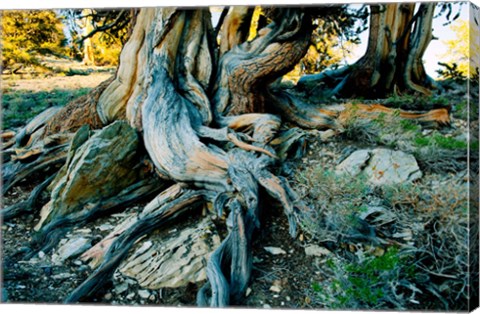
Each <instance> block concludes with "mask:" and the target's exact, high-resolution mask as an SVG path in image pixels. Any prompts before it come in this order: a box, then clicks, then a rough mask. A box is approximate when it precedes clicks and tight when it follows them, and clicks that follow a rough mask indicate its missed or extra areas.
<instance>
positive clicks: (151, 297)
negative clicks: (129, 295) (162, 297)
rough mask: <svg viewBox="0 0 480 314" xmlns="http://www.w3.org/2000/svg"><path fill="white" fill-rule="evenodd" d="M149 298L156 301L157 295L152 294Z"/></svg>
mask: <svg viewBox="0 0 480 314" xmlns="http://www.w3.org/2000/svg"><path fill="white" fill-rule="evenodd" d="M148 300H149V301H152V302H153V301H155V295H154V294H151V295H150V297H148Z"/></svg>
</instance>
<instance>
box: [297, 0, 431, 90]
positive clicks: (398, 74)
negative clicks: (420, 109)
mask: <svg viewBox="0 0 480 314" xmlns="http://www.w3.org/2000/svg"><path fill="white" fill-rule="evenodd" d="M416 6H417V4H415V3H389V4H378V5H377V4H375V5H370V10H371V14H370V28H369V38H368V46H367V51H366V52H365V55H364V56H363V57H362V58H361V59H360V60H358V61H357V62H356V63H355V64H354V65H352V66H350V67H348V68H342V69H340V70H337V71H333V72H330V73H320V74H318V75H313V76H311V77H304V78H302V79H301V80H300V82H299V87H301V88H304V89H311V88H312V87H314V86H319V83H320V82H325V83H327V85H328V86H329V87H330V88H331V90H330V92H329V93H327V95H341V96H344V97H352V96H357V97H359V96H363V97H369V98H373V97H384V96H387V95H389V94H392V93H403V92H407V93H418V94H423V95H430V94H431V90H432V88H434V85H433V80H432V79H431V78H430V77H428V75H427V74H426V72H425V68H424V66H423V62H422V57H423V54H424V53H425V50H426V49H427V47H428V44H429V43H430V41H431V40H432V20H433V13H434V10H435V6H436V3H433V2H430V3H422V4H420V5H418V8H416Z"/></svg>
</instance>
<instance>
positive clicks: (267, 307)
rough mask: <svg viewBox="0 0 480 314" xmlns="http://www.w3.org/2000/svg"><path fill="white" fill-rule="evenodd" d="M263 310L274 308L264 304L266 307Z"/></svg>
mask: <svg viewBox="0 0 480 314" xmlns="http://www.w3.org/2000/svg"><path fill="white" fill-rule="evenodd" d="M263 308H264V309H271V308H272V307H271V306H270V305H268V304H264V305H263Z"/></svg>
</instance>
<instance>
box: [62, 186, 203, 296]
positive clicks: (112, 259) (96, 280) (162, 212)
mask: <svg viewBox="0 0 480 314" xmlns="http://www.w3.org/2000/svg"><path fill="white" fill-rule="evenodd" d="M172 188H175V189H176V188H178V186H174V187H171V188H170V189H172ZM170 189H169V190H170ZM167 191H168V190H167ZM206 195H209V192H208V191H205V190H188V189H183V188H182V190H181V195H180V196H178V197H177V198H175V199H173V200H167V201H166V202H165V203H163V204H158V205H159V206H158V207H157V208H155V209H154V210H152V211H151V212H149V213H144V214H143V215H141V217H140V218H139V220H138V221H137V222H135V223H134V224H133V225H132V226H131V227H129V228H128V229H127V230H126V232H124V233H122V234H121V235H120V236H118V238H116V239H115V240H114V241H113V243H112V244H111V246H110V247H109V249H108V251H107V253H106V254H105V257H104V261H103V263H102V264H101V265H100V266H99V267H98V268H97V269H96V270H95V272H93V273H92V274H91V275H90V276H89V277H88V278H87V279H86V280H85V281H84V282H83V283H82V284H81V285H80V286H78V287H77V288H76V289H75V290H74V291H73V292H72V293H71V294H70V295H69V296H68V297H67V298H66V299H65V300H64V302H65V303H74V302H79V301H81V300H83V299H85V298H87V297H89V296H92V295H93V294H94V293H95V292H96V291H98V289H100V288H101V287H102V286H104V285H105V284H106V283H107V282H109V281H110V280H111V277H112V275H113V272H114V271H115V269H116V268H117V267H118V266H119V265H120V263H121V261H122V260H123V259H124V258H125V257H126V255H127V253H128V251H129V250H130V248H131V247H132V246H133V244H134V243H135V241H136V240H138V239H139V238H140V237H141V236H143V235H145V234H148V233H150V232H151V231H152V230H154V229H156V228H159V227H161V226H163V225H165V224H168V223H171V222H172V221H173V220H175V219H176V218H178V217H179V216H180V215H181V214H184V213H186V212H188V211H189V210H190V209H191V208H194V207H195V206H196V205H198V204H199V203H201V202H202V201H204V200H205V196H206Z"/></svg>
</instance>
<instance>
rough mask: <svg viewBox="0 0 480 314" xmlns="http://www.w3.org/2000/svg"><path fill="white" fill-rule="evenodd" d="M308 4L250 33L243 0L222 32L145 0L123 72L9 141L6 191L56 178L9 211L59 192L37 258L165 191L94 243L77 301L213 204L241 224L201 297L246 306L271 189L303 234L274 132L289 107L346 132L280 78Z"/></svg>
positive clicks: (295, 57)
mask: <svg viewBox="0 0 480 314" xmlns="http://www.w3.org/2000/svg"><path fill="white" fill-rule="evenodd" d="M427 6H428V5H427ZM387 7H388V6H387ZM394 8H395V9H394V11H395V12H397V11H398V10H399V9H398V8H397V7H396V6H395V7H394ZM392 10H393V9H392ZM306 12H308V10H303V9H300V8H292V7H289V8H270V9H266V10H264V14H265V15H266V18H267V21H268V25H267V26H265V27H263V28H261V29H259V30H258V31H257V36H256V37H255V38H254V39H253V40H251V41H246V39H247V38H248V35H249V34H248V32H249V28H250V27H249V26H250V22H251V21H250V20H251V16H252V10H248V9H245V8H242V7H232V8H230V9H229V11H228V14H227V15H225V16H224V18H222V19H221V20H222V23H223V24H222V27H221V29H218V28H217V30H214V29H213V28H212V25H211V16H210V12H209V11H208V9H196V10H185V9H176V8H156V9H142V10H140V12H139V15H138V16H137V18H136V25H135V27H134V30H133V32H132V34H131V37H130V39H129V40H128V42H127V43H126V45H125V46H124V48H123V51H122V53H121V56H120V65H119V67H118V70H117V73H116V75H115V77H114V78H113V79H111V80H109V81H107V82H104V83H102V84H101V85H100V86H98V87H97V88H96V89H94V90H93V91H92V92H91V93H90V94H88V95H87V96H84V97H82V98H80V99H78V100H75V101H73V102H71V103H70V104H68V105H67V106H66V107H64V108H56V107H54V108H51V109H49V110H48V111H46V112H44V113H42V114H41V115H39V116H38V117H36V118H35V119H34V120H32V121H31V122H29V124H28V125H27V126H26V127H25V128H23V129H22V131H21V132H19V133H18V134H16V136H15V137H12V138H11V139H10V140H7V141H6V142H5V143H4V149H6V148H8V149H6V150H5V151H4V152H5V153H4V166H3V182H4V192H5V191H7V190H8V189H10V188H11V187H12V186H14V185H15V184H17V183H18V182H20V181H21V180H22V179H24V178H27V177H29V176H31V175H32V174H34V173H35V174H42V173H43V174H48V175H50V176H49V177H48V178H47V179H46V180H45V181H44V182H43V183H42V184H40V185H39V186H38V187H37V188H36V189H34V191H33V192H32V194H31V196H30V198H29V199H27V200H26V201H24V202H22V203H20V204H16V205H14V206H12V207H11V208H7V209H5V210H3V215H4V218H5V219H8V218H9V217H12V216H14V215H18V214H20V213H22V211H25V210H31V209H32V208H34V207H35V206H36V203H37V199H38V196H39V194H41V193H42V191H43V190H45V189H47V190H48V191H49V193H50V201H49V202H48V203H47V204H46V205H44V206H43V207H42V209H41V212H40V216H41V219H40V222H39V223H38V225H37V226H36V227H35V230H36V235H35V238H34V240H33V243H32V247H33V248H35V249H36V250H34V251H33V252H32V253H31V254H35V252H38V251H39V250H43V251H48V250H49V249H51V248H53V247H54V246H55V245H56V244H57V243H58V241H59V239H61V236H62V235H63V234H65V232H66V230H68V228H71V227H72V226H74V225H76V226H78V225H80V224H82V223H85V222H87V221H89V220H91V219H94V218H95V217H96V216H98V215H99V214H102V213H103V214H104V213H108V212H111V211H113V210H119V209H121V208H125V207H126V206H128V205H130V204H132V203H134V202H138V201H140V200H149V199H150V200H151V199H152V197H153V196H155V195H157V194H158V196H156V197H155V199H154V201H152V202H150V203H149V206H150V210H149V211H146V212H144V214H143V215H141V216H139V219H138V220H137V221H136V222H134V223H132V224H131V225H129V226H127V227H125V228H124V229H123V232H120V233H119V234H117V235H115V236H113V237H111V238H109V239H105V240H104V241H102V245H99V246H95V248H96V249H95V250H93V251H91V252H90V254H91V257H92V258H94V259H96V260H98V261H99V264H100V265H99V266H98V267H97V268H96V270H95V271H94V272H93V273H92V274H91V275H90V277H89V278H88V279H87V280H86V281H85V282H84V283H83V284H81V285H80V286H79V287H78V288H77V289H76V290H75V291H73V292H72V293H71V294H70V295H69V297H68V298H67V299H66V300H65V302H69V303H70V302H79V301H82V300H88V298H89V297H91V296H92V295H94V293H95V291H97V290H98V288H100V287H101V286H102V285H104V284H105V283H106V282H108V280H109V279H110V278H111V276H112V274H113V272H114V271H115V269H116V268H117V267H118V265H119V264H120V262H121V261H122V259H123V258H124V257H125V256H126V255H127V253H128V251H129V249H130V248H131V247H132V245H133V244H134V242H135V241H136V240H138V239H139V238H140V237H142V236H143V235H145V234H147V233H149V232H151V231H152V230H155V229H157V228H159V227H161V226H163V225H165V224H168V223H171V222H172V221H173V220H174V219H176V218H178V217H181V215H182V214H185V213H188V212H191V211H194V210H198V209H199V208H201V207H202V206H203V205H205V204H209V206H208V207H209V208H212V209H213V210H214V211H215V212H217V213H218V214H219V215H220V216H221V215H223V213H227V214H228V215H230V216H231V217H230V218H231V222H232V226H231V227H230V228H229V233H228V236H226V237H225V239H223V242H222V244H221V245H220V246H219V247H218V249H217V250H216V251H215V252H214V253H213V254H212V255H211V257H210V259H209V261H208V265H207V277H208V281H207V283H206V284H205V285H204V286H203V288H201V289H200V290H199V292H198V296H197V301H198V304H199V305H201V306H215V307H218V306H227V305H229V304H241V302H242V296H244V295H245V291H246V288H247V284H248V282H249V279H250V274H251V268H252V254H251V243H252V235H253V234H254V231H255V229H257V228H259V227H260V224H261V222H260V218H259V213H260V211H261V199H260V198H261V196H263V197H265V196H266V195H265V193H261V191H266V192H267V194H269V195H270V197H273V198H274V199H276V200H278V201H279V203H280V204H281V205H282V206H283V208H284V211H285V214H286V215H287V217H288V221H289V224H290V229H289V231H290V234H291V236H292V237H295V236H296V234H297V223H296V221H297V217H298V215H301V213H302V211H304V210H305V208H304V205H303V204H302V201H301V200H299V199H298V197H297V195H296V194H295V193H294V191H293V190H292V189H291V188H290V187H289V185H288V183H287V182H286V180H285V179H283V178H281V177H279V176H276V175H275V174H273V173H272V166H273V165H275V164H276V163H279V162H280V160H279V158H278V157H277V153H276V151H275V150H274V149H273V148H272V147H273V145H272V140H273V139H274V138H276V136H277V132H279V130H280V127H281V126H282V120H281V117H282V118H283V119H284V120H287V121H290V122H293V123H296V124H298V125H300V126H302V127H304V128H323V129H325V128H331V129H337V130H338V129H341V125H340V124H339V122H337V121H336V120H335V116H334V114H332V113H331V112H328V111H322V110H320V109H319V108H317V107H316V106H315V105H311V104H307V103H305V102H303V101H301V100H299V99H298V98H296V97H294V96H293V95H291V94H289V93H288V92H287V91H285V90H282V89H280V88H273V85H272V83H274V82H275V81H276V80H277V79H279V78H280V77H281V76H283V75H284V74H286V73H288V72H289V71H290V70H291V69H292V68H293V67H294V66H295V65H296V64H297V63H298V62H299V61H300V59H301V58H302V57H303V56H304V55H305V53H306V51H307V49H308V47H309V44H310V36H311V32H312V17H311V16H309V15H308V14H307V13H306ZM375 12H376V13H375V15H372V30H371V34H373V33H375V32H383V33H385V32H386V29H384V28H382V27H381V26H380V25H381V23H385V20H386V18H387V17H388V18H392V15H394V14H393V12H391V11H390V9H389V10H387V11H385V12H383V13H381V14H379V13H378V10H376V11H375ZM400 12H401V13H402V14H401V15H399V16H396V17H397V18H401V19H400V20H398V21H397V22H395V23H394V24H395V25H397V26H398V27H396V28H395V29H391V30H390V31H389V34H390V35H388V36H383V35H382V36H380V35H376V37H375V38H373V39H372V38H371V39H370V42H369V51H368V52H367V55H366V56H365V57H364V59H363V61H361V63H362V64H363V63H365V64H367V65H371V66H370V68H369V69H371V70H372V73H371V74H372V75H371V77H370V79H372V78H376V77H377V76H378V74H376V71H378V69H379V67H381V66H380V65H379V64H374V61H375V62H376V61H378V60H377V56H378V55H382V56H383V54H387V55H385V56H384V58H383V59H382V60H384V59H385V60H386V59H388V60H390V59H389V55H388V52H391V51H392V50H390V49H388V50H387V49H386V48H385V46H388V45H387V43H388V41H387V39H388V38H390V39H391V40H392V39H393V40H394V41H398V39H399V38H402V40H400V41H398V43H397V46H398V47H404V48H402V49H407V46H406V44H405V42H406V41H407V40H408V36H406V35H405V34H403V29H404V28H401V27H399V25H407V24H409V19H411V14H410V13H409V14H407V13H408V12H406V11H405V12H404V11H403V10H400ZM422 12H423V11H422ZM377 20H378V21H377ZM419 20H421V18H417V19H416V21H417V24H418V21H419ZM376 21H377V22H376ZM392 23H393V22H392ZM402 23H403V24H402ZM408 28H410V27H408ZM422 29H423V28H422ZM217 32H218V33H217ZM419 32H420V33H419V34H418V36H420V37H421V35H422V34H421V30H420V31H419ZM412 36H413V35H412ZM377 37H378V38H377ZM217 38H219V41H220V45H219V44H218V42H217ZM427 41H428V38H427ZM427 41H422V40H420V39H419V40H416V41H415V45H419V46H421V47H419V48H418V49H416V50H413V51H412V52H411V53H409V51H407V50H406V51H405V53H406V55H405V58H404V60H405V61H404V62H405V65H402V66H400V65H397V69H404V68H408V69H410V70H411V73H412V75H413V73H415V71H414V70H415V69H421V64H420V65H419V64H418V63H416V62H418V55H417V53H418V52H422V51H424V48H425V47H424V46H425V44H426V42H427ZM372 60H373V61H372ZM367 65H365V67H366V66H367ZM373 65H375V66H373ZM368 73H370V72H368ZM392 73H393V72H392ZM387 74H388V73H383V72H382V75H387ZM395 76H399V74H398V72H395ZM356 77H357V78H358V79H360V78H362V75H359V74H357V75H356ZM377 81H378V80H377ZM406 82H409V80H406ZM370 85H372V83H371V82H370V83H369V86H370ZM360 87H361V88H364V85H360ZM360 87H359V88H360ZM447 118H448V114H447ZM2 136H3V138H4V139H8V136H9V135H8V134H3V135H2ZM10 136H11V134H10ZM276 142H277V144H278V143H279V144H278V145H289V143H290V142H289V141H284V142H282V140H278V138H276ZM31 254H30V255H31ZM27 257H28V256H27ZM27 257H26V258H27Z"/></svg>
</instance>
